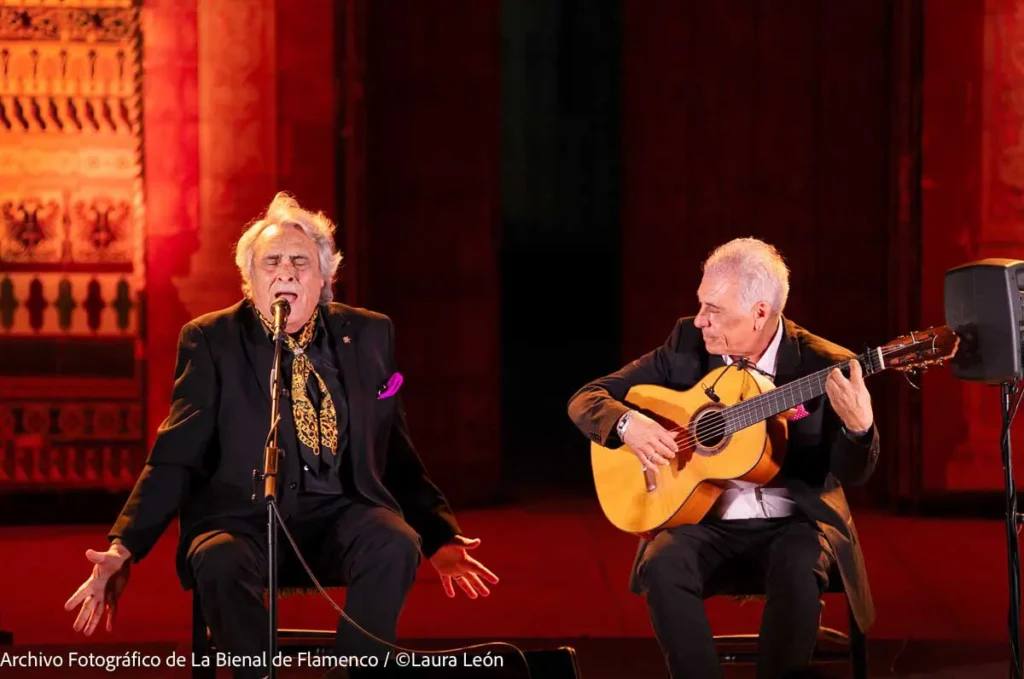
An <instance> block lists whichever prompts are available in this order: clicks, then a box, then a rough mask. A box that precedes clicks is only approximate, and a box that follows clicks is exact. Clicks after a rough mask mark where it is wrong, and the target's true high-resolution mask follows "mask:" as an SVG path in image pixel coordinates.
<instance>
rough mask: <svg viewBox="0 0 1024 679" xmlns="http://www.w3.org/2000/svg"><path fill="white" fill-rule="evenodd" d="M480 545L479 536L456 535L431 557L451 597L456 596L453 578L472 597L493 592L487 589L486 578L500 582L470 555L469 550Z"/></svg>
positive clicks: (445, 590) (495, 582)
mask: <svg viewBox="0 0 1024 679" xmlns="http://www.w3.org/2000/svg"><path fill="white" fill-rule="evenodd" d="M479 546H480V539H479V538H473V539H470V538H467V537H463V536H461V535H456V536H455V538H453V539H452V541H451V542H449V543H448V544H446V545H444V546H443V547H441V548H440V549H439V550H437V552H436V553H435V554H434V556H432V557H430V563H431V564H433V566H434V568H435V569H436V570H437V572H438V573H439V574H440V575H441V585H442V586H443V587H444V593H445V594H447V595H448V596H449V597H454V596H455V587H454V586H452V580H454V581H455V582H457V583H459V587H461V588H462V591H463V592H465V593H466V596H468V597H469V598H470V599H476V598H477V597H478V596H487V595H489V594H490V593H491V590H489V589H487V585H485V584H484V580H486V581H487V582H489V583H491V584H492V585H496V584H498V576H497V575H495V574H494V573H492V572H491V571H489V570H488V569H487V567H486V566H484V565H483V564H482V563H480V562H479V561H477V560H476V559H474V558H473V557H471V556H470V555H469V553H468V550H470V549H476V548H477V547H479Z"/></svg>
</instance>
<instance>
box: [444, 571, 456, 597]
mask: <svg viewBox="0 0 1024 679" xmlns="http://www.w3.org/2000/svg"><path fill="white" fill-rule="evenodd" d="M441 586H442V587H444V593H445V594H447V595H448V598H449V599H451V598H453V597H454V596H455V588H454V587H452V579H451V577H450V576H447V575H442V576H441Z"/></svg>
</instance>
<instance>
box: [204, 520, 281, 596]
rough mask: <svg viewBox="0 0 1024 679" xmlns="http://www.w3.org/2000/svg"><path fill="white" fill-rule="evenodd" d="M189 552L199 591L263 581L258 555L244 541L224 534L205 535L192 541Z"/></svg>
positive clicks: (247, 542)
mask: <svg viewBox="0 0 1024 679" xmlns="http://www.w3.org/2000/svg"><path fill="white" fill-rule="evenodd" d="M191 551H192V554H191V556H190V557H189V565H190V566H191V568H192V576H193V578H194V579H195V583H196V586H197V587H198V588H199V589H200V590H202V589H205V588H209V587H220V586H224V585H229V586H230V585H238V586H246V585H252V584H257V585H258V584H260V583H261V582H262V573H263V569H262V568H261V567H260V562H259V559H260V558H261V555H260V554H258V553H257V551H256V550H255V549H254V548H253V546H252V545H251V544H250V543H249V541H248V540H246V539H244V538H240V537H239V536H236V535H232V534H231V533H225V532H217V533H214V534H212V535H204V536H200V537H199V538H197V539H196V540H195V541H193V548H192V550H191Z"/></svg>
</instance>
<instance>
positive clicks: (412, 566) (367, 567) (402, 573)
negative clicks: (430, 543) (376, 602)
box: [353, 508, 422, 585]
mask: <svg viewBox="0 0 1024 679" xmlns="http://www.w3.org/2000/svg"><path fill="white" fill-rule="evenodd" d="M367 523H368V525H367V527H366V529H365V530H364V532H363V534H362V535H360V536H359V538H357V540H356V550H355V551H356V552H357V554H358V557H357V560H356V561H357V563H355V564H353V565H354V573H353V575H354V576H355V577H356V578H358V577H359V576H360V575H368V574H373V576H374V577H378V578H379V577H383V578H386V579H388V580H400V581H402V582H403V583H404V584H406V585H411V584H412V581H413V580H415V578H416V570H417V568H418V567H419V565H420V548H421V545H422V541H421V539H420V536H419V535H418V534H417V533H416V531H414V530H413V529H412V527H410V526H409V524H407V523H406V522H405V521H403V520H402V518H401V517H400V516H398V515H396V514H394V513H393V512H390V511H387V510H385V509H383V508H375V510H374V511H372V516H371V520H370V521H368V522H367Z"/></svg>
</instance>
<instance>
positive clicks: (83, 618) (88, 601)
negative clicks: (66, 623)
mask: <svg viewBox="0 0 1024 679" xmlns="http://www.w3.org/2000/svg"><path fill="white" fill-rule="evenodd" d="M95 601H96V599H95V598H93V596H92V595H91V594H90V595H89V596H87V597H86V598H85V603H83V604H82V608H81V610H79V611H78V617H77V618H75V627H74V629H75V631H76V632H81V631H82V629H84V628H85V625H86V623H87V622H89V618H90V617H91V616H92V609H93V608H95V607H96V604H95Z"/></svg>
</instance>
